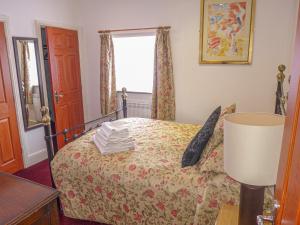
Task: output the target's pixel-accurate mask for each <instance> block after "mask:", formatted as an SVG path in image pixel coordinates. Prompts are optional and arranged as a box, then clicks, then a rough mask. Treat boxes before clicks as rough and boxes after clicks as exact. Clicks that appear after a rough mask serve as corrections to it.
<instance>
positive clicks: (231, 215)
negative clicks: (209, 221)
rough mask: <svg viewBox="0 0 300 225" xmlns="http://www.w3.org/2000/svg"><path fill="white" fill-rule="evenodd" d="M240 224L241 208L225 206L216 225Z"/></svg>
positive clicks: (267, 224) (266, 223) (267, 223)
mask: <svg viewBox="0 0 300 225" xmlns="http://www.w3.org/2000/svg"><path fill="white" fill-rule="evenodd" d="M238 224H239V206H238V205H234V206H232V205H223V206H222V208H221V209H220V212H219V214H218V217H217V221H216V223H215V225H238ZM264 224H265V225H272V223H270V222H264Z"/></svg>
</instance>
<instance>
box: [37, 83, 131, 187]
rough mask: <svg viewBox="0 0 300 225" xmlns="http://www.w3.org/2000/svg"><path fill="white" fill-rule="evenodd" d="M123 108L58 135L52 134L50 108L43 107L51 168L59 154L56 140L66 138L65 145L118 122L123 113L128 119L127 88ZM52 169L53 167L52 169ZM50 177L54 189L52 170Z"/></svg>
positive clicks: (43, 119) (123, 98)
mask: <svg viewBox="0 0 300 225" xmlns="http://www.w3.org/2000/svg"><path fill="white" fill-rule="evenodd" d="M121 98H122V108H121V109H118V110H116V111H114V112H111V113H109V114H107V115H104V116H102V117H100V118H97V119H94V120H91V121H89V122H86V123H83V124H78V125H76V126H75V127H71V128H65V129H64V130H63V131H60V132H57V133H52V127H51V117H50V114H49V108H48V107H47V106H43V107H42V108H41V112H42V123H43V125H44V128H45V141H46V147H47V154H48V161H49V167H50V164H51V161H52V160H53V158H54V156H55V154H56V153H57V152H58V148H57V145H56V139H57V137H59V136H63V137H64V143H68V142H71V141H74V140H75V139H77V138H79V137H81V136H82V135H84V134H86V133H87V132H89V131H91V130H92V129H94V128H97V127H100V126H101V124H102V123H103V122H105V121H113V120H118V119H119V116H120V113H121V112H123V118H127V93H126V88H122V94H121ZM87 127H88V128H87ZM78 129H81V130H82V131H80V132H78V133H75V134H72V135H71V136H70V135H69V133H70V132H72V133H73V132H74V131H77V130H78ZM50 168H51V167H50ZM50 175H51V182H52V187H54V188H55V184H54V181H53V177H52V173H51V170H50Z"/></svg>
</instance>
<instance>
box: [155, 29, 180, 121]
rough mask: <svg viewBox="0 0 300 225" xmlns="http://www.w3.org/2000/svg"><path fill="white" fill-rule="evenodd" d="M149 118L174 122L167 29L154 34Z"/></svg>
mask: <svg viewBox="0 0 300 225" xmlns="http://www.w3.org/2000/svg"><path fill="white" fill-rule="evenodd" d="M151 117H152V118H153V119H159V120H175V91H174V78H173V63H172V54H171V43H170V35H169V29H166V28H159V29H158V30H157V34H156V43H155V62H154V78H153V91H152V112H151Z"/></svg>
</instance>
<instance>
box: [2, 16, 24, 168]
mask: <svg viewBox="0 0 300 225" xmlns="http://www.w3.org/2000/svg"><path fill="white" fill-rule="evenodd" d="M0 22H2V23H4V31H5V39H6V47H7V54H8V56H7V57H8V64H9V70H10V74H11V83H12V84H11V85H12V89H13V98H14V102H15V108H16V117H17V124H18V125H17V126H18V131H19V137H20V144H21V151H22V160H23V165H24V168H25V167H26V166H27V165H28V164H29V163H30V162H29V161H28V159H27V155H26V154H25V151H24V148H23V146H25V130H24V124H23V116H22V107H21V100H20V97H19V96H20V93H19V86H18V77H17V70H16V62H15V57H14V54H13V52H14V51H13V45H12V41H11V40H12V35H11V33H10V29H9V27H10V20H9V17H8V16H6V15H0Z"/></svg>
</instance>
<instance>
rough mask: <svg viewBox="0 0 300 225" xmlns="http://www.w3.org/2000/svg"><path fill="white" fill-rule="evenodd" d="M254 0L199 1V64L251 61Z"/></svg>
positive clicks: (246, 62) (243, 62) (247, 62)
mask: <svg viewBox="0 0 300 225" xmlns="http://www.w3.org/2000/svg"><path fill="white" fill-rule="evenodd" d="M254 11H255V0H202V2H201V21H200V22H201V26H200V60H199V62H200V63H204V64H209V63H215V64H225V63H226V64H251V61H252V50H253V26H254Z"/></svg>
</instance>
